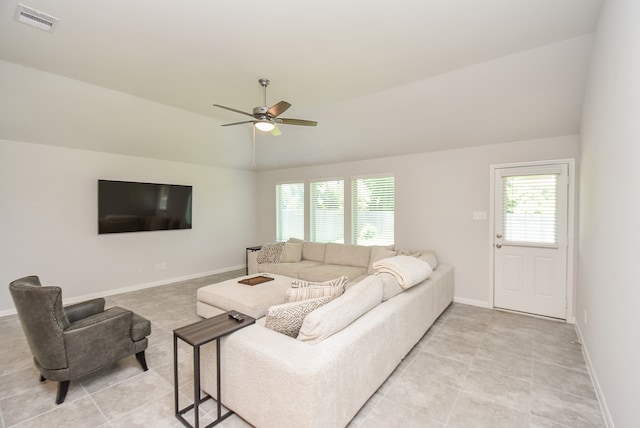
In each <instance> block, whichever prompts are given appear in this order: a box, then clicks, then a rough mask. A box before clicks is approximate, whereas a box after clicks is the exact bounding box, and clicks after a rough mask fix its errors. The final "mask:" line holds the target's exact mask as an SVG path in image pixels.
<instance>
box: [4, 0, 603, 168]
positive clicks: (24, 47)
mask: <svg viewBox="0 0 640 428" xmlns="http://www.w3.org/2000/svg"><path fill="white" fill-rule="evenodd" d="M22 3H23V4H25V5H27V6H29V7H31V8H34V9H36V10H39V11H42V12H44V13H46V14H49V15H52V16H54V17H57V18H59V19H60V21H59V22H58V24H57V26H56V28H55V30H54V31H53V32H51V33H46V32H44V31H41V30H38V29H35V28H33V27H30V26H28V25H25V24H23V23H20V22H18V21H16V20H15V19H14V16H15V13H16V8H17V6H18V2H17V0H7V1H4V2H2V3H1V4H0V138H3V139H10V140H16V141H25V142H34V143H39V144H51V145H58V146H67V147H74V148H81V149H87V150H96V151H103V152H111V153H121V154H127V155H135V156H145V157H151V158H157V159H168V160H176V161H181V162H192V163H198V164H207V165H217V166H224V167H232V168H243V169H252V168H254V167H253V166H252V144H251V126H250V125H242V126H237V127H221V126H220V125H221V124H223V123H228V122H236V121H241V120H244V119H245V118H246V117H245V116H242V115H239V114H235V113H233V112H229V111H225V110H221V109H217V108H215V107H213V106H212V104H214V103H217V104H223V105H227V106H231V107H234V108H237V109H239V110H243V111H251V109H252V108H253V107H255V106H259V105H262V89H261V87H260V86H259V84H258V78H260V77H267V78H269V79H270V80H271V85H270V86H269V88H268V92H267V97H268V98H267V104H268V105H271V104H275V103H276V102H277V101H279V100H286V101H288V102H290V103H291V104H292V107H291V108H290V109H289V110H288V111H287V112H286V113H285V114H284V115H283V116H286V117H293V118H301V119H312V120H317V121H318V122H319V125H318V126H317V127H315V128H307V127H294V126H286V125H283V126H281V131H282V135H280V136H278V137H274V136H272V135H270V134H268V133H267V134H261V133H258V135H257V141H256V157H257V160H256V168H257V169H274V168H285V167H292V166H302V165H309V164H320V163H332V162H340V161H348V160H358V159H367V158H376V157H383V156H391V155H397V154H410V153H418V152H427V151H433V150H443V149H450V148H462V147H470V146H474V145H481V144H492V143H500V142H507V141H518V140H526V139H533V138H545V137H552V136H557V135H567V134H576V133H578V129H579V118H580V111H581V105H582V98H583V90H584V85H585V81H586V76H587V73H588V63H589V55H590V51H591V46H592V44H593V36H592V34H593V32H594V31H595V25H596V22H597V17H598V13H599V10H600V7H601V3H602V1H601V0H562V1H558V0H480V1H479V0H447V1H442V0H398V1H395V2H381V1H371V0H368V1H364V0H354V1H343V0H325V1H319V2H302V1H295V0H271V1H269V2H262V1H254V0H220V1H204V0H183V1H179V2H165V1H157V0H137V1H125V0H110V1H95V0H86V1H81V2H60V1H53V0H24V1H23V2H22ZM3 100H4V101H3Z"/></svg>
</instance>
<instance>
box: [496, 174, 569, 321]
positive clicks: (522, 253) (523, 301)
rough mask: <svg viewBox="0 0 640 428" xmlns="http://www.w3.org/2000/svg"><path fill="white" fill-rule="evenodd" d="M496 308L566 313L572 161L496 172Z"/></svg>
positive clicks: (558, 315) (550, 314)
mask: <svg viewBox="0 0 640 428" xmlns="http://www.w3.org/2000/svg"><path fill="white" fill-rule="evenodd" d="M494 183H495V189H494V201H495V207H494V211H493V212H494V213H495V215H494V231H495V238H494V248H493V251H494V293H493V298H494V302H493V303H494V307H496V308H503V309H509V310H514V311H520V312H527V313H531V314H536V315H543V316H548V317H554V318H561V319H566V318H567V230H568V228H567V221H568V216H567V211H568V210H567V207H568V205H567V204H568V198H567V193H568V165H567V164H555V165H541V166H531V167H518V168H499V169H496V170H495V177H494Z"/></svg>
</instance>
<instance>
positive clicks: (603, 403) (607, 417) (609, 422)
mask: <svg viewBox="0 0 640 428" xmlns="http://www.w3.org/2000/svg"><path fill="white" fill-rule="evenodd" d="M575 329H576V334H577V335H578V340H579V341H580V343H581V344H582V355H583V356H584V361H585V362H586V363H587V370H589V375H590V376H591V383H593V387H594V388H595V390H596V395H597V396H598V402H599V403H600V410H601V411H602V417H603V418H604V423H605V425H606V426H607V428H615V427H614V425H613V419H612V418H611V413H610V412H609V406H607V400H606V399H605V398H604V393H603V392H602V388H601V387H600V382H598V376H596V372H595V370H594V369H593V365H592V364H591V357H589V350H588V349H587V346H586V344H585V343H584V337H583V336H582V332H581V331H580V326H579V325H578V324H577V323H576V324H575Z"/></svg>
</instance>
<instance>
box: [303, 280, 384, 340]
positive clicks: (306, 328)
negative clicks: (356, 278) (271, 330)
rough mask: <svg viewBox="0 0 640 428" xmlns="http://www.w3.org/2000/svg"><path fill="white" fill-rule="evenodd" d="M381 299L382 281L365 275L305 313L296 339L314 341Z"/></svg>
mask: <svg viewBox="0 0 640 428" xmlns="http://www.w3.org/2000/svg"><path fill="white" fill-rule="evenodd" d="M381 301H382V281H381V280H380V278H378V277H376V276H368V277H366V278H365V279H363V280H362V281H360V282H359V283H357V284H355V285H354V286H353V287H351V288H350V289H348V290H347V291H345V293H344V294H343V295H342V296H340V297H338V298H337V299H334V300H332V301H331V302H330V303H328V304H326V305H324V306H323V307H321V308H318V309H316V310H315V311H313V312H311V313H309V315H307V316H306V318H305V319H304V321H303V322H302V327H301V328H300V332H299V334H298V337H297V339H298V340H301V341H303V342H307V343H318V342H320V341H322V340H324V339H326V338H327V337H329V336H331V335H333V334H335V333H337V332H339V331H340V330H343V329H344V328H346V327H347V326H348V325H349V324H351V323H352V322H353V321H355V320H357V319H358V318H360V317H361V316H362V315H364V314H366V313H367V312H369V310H371V309H372V308H374V307H376V306H377V305H378V304H380V302H381Z"/></svg>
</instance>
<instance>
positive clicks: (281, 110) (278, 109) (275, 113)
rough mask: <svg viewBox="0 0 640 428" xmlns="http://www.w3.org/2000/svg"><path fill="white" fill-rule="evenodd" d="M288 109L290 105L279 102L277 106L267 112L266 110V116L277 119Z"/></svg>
mask: <svg viewBox="0 0 640 428" xmlns="http://www.w3.org/2000/svg"><path fill="white" fill-rule="evenodd" d="M289 107H291V104H289V103H288V102H286V101H280V102H279V103H278V104H274V105H273V106H272V107H271V108H270V109H269V110H267V114H270V115H271V116H273V117H277V116H280V115H281V114H282V113H284V112H285V111H286V110H287V109H288V108H289Z"/></svg>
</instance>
